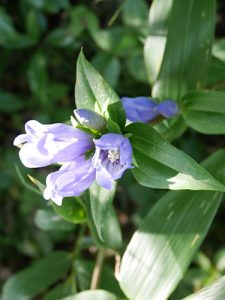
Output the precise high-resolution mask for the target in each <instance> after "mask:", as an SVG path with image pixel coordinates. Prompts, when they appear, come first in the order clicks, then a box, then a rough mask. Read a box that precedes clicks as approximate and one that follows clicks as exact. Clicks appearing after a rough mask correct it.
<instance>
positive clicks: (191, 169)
mask: <svg viewBox="0 0 225 300" xmlns="http://www.w3.org/2000/svg"><path fill="white" fill-rule="evenodd" d="M126 130H127V132H130V133H132V136H131V138H130V141H131V143H132V147H133V155H134V160H135V165H136V168H134V169H133V174H134V177H135V178H136V180H137V181H138V182H139V183H140V184H142V185H144V186H148V187H152V188H161V189H162V188H169V189H171V190H179V189H191V190H216V191H225V187H224V186H223V185H222V184H221V183H220V182H218V181H217V180H216V179H214V178H213V177H212V175H210V174H209V173H208V172H207V171H206V170H205V169H204V168H203V167H201V166H200V165H199V164H197V163H196V162H195V161H194V160H193V159H192V158H191V157H189V156H188V155H187V154H186V153H184V152H182V151H180V150H179V149H177V148H175V147H174V146H172V145H170V144H168V143H167V142H165V141H164V140H163V139H162V138H161V136H160V135H159V134H158V132H157V131H155V130H154V129H153V128H151V127H150V126H148V125H146V124H141V123H133V124H131V125H129V126H128V127H126Z"/></svg>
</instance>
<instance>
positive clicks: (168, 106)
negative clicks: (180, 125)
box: [157, 100, 178, 118]
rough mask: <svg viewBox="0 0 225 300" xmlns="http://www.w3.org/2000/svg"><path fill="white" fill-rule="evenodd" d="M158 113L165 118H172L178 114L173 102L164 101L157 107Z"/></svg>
mask: <svg viewBox="0 0 225 300" xmlns="http://www.w3.org/2000/svg"><path fill="white" fill-rule="evenodd" d="M157 108H158V112H159V114H161V115H162V116H164V117H165V118H172V117H174V116H176V115H177V113H178V106H177V104H176V102H175V101H172V100H164V101H163V102H160V103H159V104H158V105H157Z"/></svg>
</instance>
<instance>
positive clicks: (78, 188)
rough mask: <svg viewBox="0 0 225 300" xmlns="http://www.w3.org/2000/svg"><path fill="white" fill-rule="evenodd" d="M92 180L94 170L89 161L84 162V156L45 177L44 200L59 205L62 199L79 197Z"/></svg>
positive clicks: (93, 178)
mask: <svg viewBox="0 0 225 300" xmlns="http://www.w3.org/2000/svg"><path fill="white" fill-rule="evenodd" d="M94 180H95V170H94V169H93V168H92V161H91V159H88V160H85V157H84V156H80V157H78V158H76V161H74V162H69V163H65V164H63V166H62V167H61V168H60V169H59V171H57V172H54V173H51V174H49V175H48V176H47V179H46V183H47V186H46V189H45V190H44V198H45V199H46V200H49V199H52V201H54V202H55V203H56V204H58V205H61V204H62V199H63V197H71V196H79V195H80V194H81V193H82V192H83V191H85V190H86V189H88V188H89V186H90V185H91V184H92V183H93V181H94Z"/></svg>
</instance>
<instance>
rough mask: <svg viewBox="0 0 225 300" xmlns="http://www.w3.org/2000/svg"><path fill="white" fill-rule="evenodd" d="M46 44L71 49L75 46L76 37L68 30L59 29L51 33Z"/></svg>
mask: <svg viewBox="0 0 225 300" xmlns="http://www.w3.org/2000/svg"><path fill="white" fill-rule="evenodd" d="M46 43H48V44H49V45H51V46H54V47H59V48H64V47H69V46H71V45H73V43H74V37H73V36H72V34H71V33H70V32H68V29H67V28H63V27H59V28H56V29H53V30H52V31H50V32H49V34H48V36H47V37H46Z"/></svg>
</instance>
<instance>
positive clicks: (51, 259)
mask: <svg viewBox="0 0 225 300" xmlns="http://www.w3.org/2000/svg"><path fill="white" fill-rule="evenodd" d="M70 264H71V261H70V256H69V254H68V253H67V252H53V253H51V254H49V255H48V256H46V257H45V258H43V259H41V260H39V261H37V262H35V263H34V264H33V265H31V266H30V267H28V268H27V269H25V270H22V271H21V272H19V273H17V274H15V275H13V276H12V277H10V278H9V279H8V280H7V281H6V283H5V285H4V286H3V293H2V298H1V299H2V300H12V299H17V300H30V299H33V297H35V296H36V295H38V294H40V293H41V292H43V291H44V290H46V289H47V288H48V287H49V286H50V285H51V284H53V283H54V282H56V281H57V280H59V279H60V278H61V277H62V276H63V275H64V274H65V273H66V272H67V270H68V269H69V266H70Z"/></svg>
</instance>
